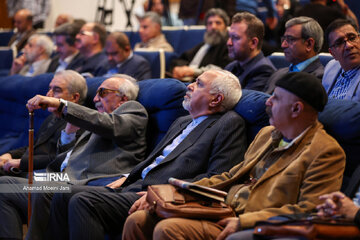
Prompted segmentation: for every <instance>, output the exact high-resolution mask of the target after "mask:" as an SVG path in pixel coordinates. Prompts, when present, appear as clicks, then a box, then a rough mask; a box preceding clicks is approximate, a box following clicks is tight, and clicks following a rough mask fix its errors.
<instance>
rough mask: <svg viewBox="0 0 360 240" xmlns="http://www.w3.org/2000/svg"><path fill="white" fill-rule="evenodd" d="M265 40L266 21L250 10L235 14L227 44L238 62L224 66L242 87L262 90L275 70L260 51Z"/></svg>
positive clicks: (230, 54)
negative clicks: (262, 20)
mask: <svg viewBox="0 0 360 240" xmlns="http://www.w3.org/2000/svg"><path fill="white" fill-rule="evenodd" d="M263 39H264V24H263V23H262V22H261V20H260V19H258V18H257V17H256V16H255V15H253V14H251V13H247V12H242V13H237V14H236V15H234V17H233V18H232V24H231V27H230V30H229V39H228V41H227V46H228V51H229V56H230V58H232V59H235V61H233V62H231V63H230V64H229V65H227V66H226V67H225V69H226V70H228V71H230V72H232V73H233V74H235V76H237V77H238V78H239V81H240V84H241V87H242V88H243V89H252V90H258V91H263V89H264V87H265V85H266V83H267V81H268V78H269V77H270V75H271V74H272V73H273V72H274V71H275V70H276V68H275V67H274V65H273V64H272V63H271V61H270V60H269V59H267V58H266V57H264V54H263V53H262V51H261V46H262V43H263Z"/></svg>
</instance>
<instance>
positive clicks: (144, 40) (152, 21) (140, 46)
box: [134, 12, 174, 52]
mask: <svg viewBox="0 0 360 240" xmlns="http://www.w3.org/2000/svg"><path fill="white" fill-rule="evenodd" d="M139 34H140V38H141V42H139V43H136V44H135V47H134V50H135V51H141V50H144V49H146V50H151V51H157V50H159V49H163V50H164V51H167V52H173V51H174V49H173V47H172V46H171V45H170V43H168V41H167V40H166V38H165V36H164V34H163V33H162V32H161V18H160V16H159V15H158V14H157V13H155V12H147V13H145V14H144V16H143V17H142V18H141V19H140V29H139Z"/></svg>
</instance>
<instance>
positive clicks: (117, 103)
mask: <svg viewBox="0 0 360 240" xmlns="http://www.w3.org/2000/svg"><path fill="white" fill-rule="evenodd" d="M138 90H139V87H138V85H137V84H136V80H135V79H133V78H131V77H129V76H127V75H119V76H115V77H112V78H109V79H107V80H105V81H104V82H103V83H102V84H101V85H100V87H99V88H98V90H97V94H96V96H95V97H94V102H95V107H96V108H97V111H96V110H93V109H89V108H87V107H83V106H81V105H78V104H75V103H72V102H70V101H66V100H64V99H61V98H60V99H57V98H53V97H45V96H40V95H36V96H35V97H33V98H31V99H30V100H29V101H28V103H27V106H28V108H29V110H35V109H39V108H41V106H47V107H48V108H49V109H50V110H51V111H53V112H54V113H55V114H57V115H59V116H61V117H62V118H63V119H64V120H65V121H66V122H67V126H66V128H65V131H63V132H62V134H61V137H60V140H59V142H58V145H60V147H61V146H63V145H66V144H70V143H71V142H73V141H75V140H76V139H75V134H76V132H77V131H78V129H79V127H80V128H81V129H83V130H86V131H85V132H84V133H83V134H82V135H81V136H80V137H79V138H78V139H77V140H76V142H75V144H74V147H73V148H72V149H70V150H69V151H66V152H62V153H60V154H58V155H57V156H56V158H55V160H53V161H52V162H51V163H49V164H48V166H47V172H62V173H63V174H66V175H67V177H68V179H69V180H70V183H71V184H91V185H101V186H103V185H104V184H105V183H104V182H105V181H106V180H107V181H110V180H108V179H101V180H97V179H99V178H102V177H112V176H119V175H120V174H123V173H127V172H129V171H130V170H131V169H132V168H133V167H134V166H135V165H136V164H137V163H139V162H141V161H142V160H144V156H145V150H146V139H145V132H146V126H147V120H148V116H147V112H146V110H145V108H144V107H143V106H142V105H141V104H140V103H138V102H136V101H133V100H134V99H136V97H137V94H138ZM23 180H24V179H19V178H15V177H12V178H11V177H3V178H0V182H1V183H3V184H6V185H10V184H24V181H23ZM25 181H26V180H25ZM58 185H62V186H67V187H68V186H70V185H69V184H67V183H66V182H65V183H58ZM52 196H53V193H51V192H50V193H39V194H35V196H34V198H33V200H34V201H33V202H34V204H33V214H32V219H35V220H38V221H35V220H34V221H35V222H34V223H33V220H32V221H31V224H30V226H29V230H28V231H29V232H31V233H33V236H39V237H40V236H41V234H40V233H41V231H42V229H43V228H44V227H46V223H47V219H48V217H49V216H48V211H49V207H50V206H49V205H50V203H51V198H52ZM38 198H39V199H41V200H44V201H42V204H36V203H37V201H36V199H38ZM0 202H1V205H0V219H1V220H0V221H1V223H0V228H1V229H0V238H13V239H20V238H21V237H22V233H21V232H22V223H24V221H25V218H26V215H27V214H26V213H27V211H26V206H27V193H26V192H16V193H13V194H0ZM36 223H38V224H36Z"/></svg>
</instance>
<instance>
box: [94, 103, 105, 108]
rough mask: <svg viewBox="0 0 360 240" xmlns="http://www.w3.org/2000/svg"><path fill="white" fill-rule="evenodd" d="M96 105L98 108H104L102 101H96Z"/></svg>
mask: <svg viewBox="0 0 360 240" xmlns="http://www.w3.org/2000/svg"><path fill="white" fill-rule="evenodd" d="M95 107H96V108H97V109H98V108H102V107H103V105H102V103H101V102H96V103H95Z"/></svg>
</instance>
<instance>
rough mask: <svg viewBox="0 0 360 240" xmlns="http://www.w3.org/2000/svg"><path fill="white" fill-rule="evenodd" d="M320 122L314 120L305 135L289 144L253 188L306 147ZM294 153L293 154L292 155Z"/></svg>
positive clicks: (290, 161) (279, 169)
mask: <svg viewBox="0 0 360 240" xmlns="http://www.w3.org/2000/svg"><path fill="white" fill-rule="evenodd" d="M320 126H321V125H320V123H319V122H316V123H315V124H314V125H313V126H312V127H311V128H310V129H309V130H308V132H307V133H305V135H304V136H303V137H302V138H301V139H299V140H298V141H299V142H297V143H295V144H294V145H293V146H291V147H290V148H289V149H287V150H286V151H285V153H283V154H282V155H281V156H280V158H279V159H278V160H277V161H276V162H275V163H274V164H273V165H272V166H271V167H270V168H269V169H268V170H267V171H266V172H265V173H264V175H263V176H262V177H261V178H260V179H259V181H257V183H256V184H255V185H254V188H255V187H256V186H257V185H259V184H261V183H262V182H264V181H266V180H268V179H270V178H272V177H273V176H274V175H276V174H277V173H279V172H281V171H282V170H283V169H285V168H286V167H287V166H288V165H289V164H290V163H292V161H294V159H295V158H296V157H297V156H298V155H300V154H301V153H302V152H303V151H305V149H306V147H305V146H306V145H308V144H310V142H311V139H312V138H313V136H314V134H315V132H316V131H317V129H318V128H319V127H320ZM294 154H295V155H294Z"/></svg>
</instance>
